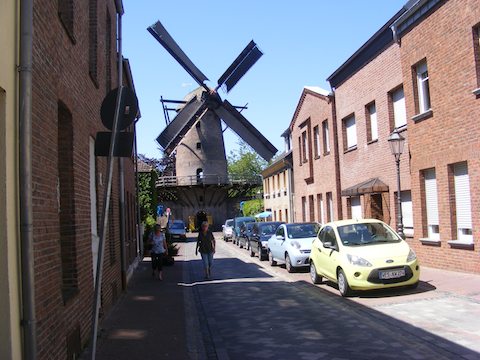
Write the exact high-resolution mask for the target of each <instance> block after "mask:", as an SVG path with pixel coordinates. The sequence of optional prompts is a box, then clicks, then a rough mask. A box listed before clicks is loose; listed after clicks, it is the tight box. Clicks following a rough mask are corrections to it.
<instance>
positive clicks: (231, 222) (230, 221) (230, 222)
mask: <svg viewBox="0 0 480 360" xmlns="http://www.w3.org/2000/svg"><path fill="white" fill-rule="evenodd" d="M225 226H230V227H232V226H233V220H228V221H227V223H226V224H225Z"/></svg>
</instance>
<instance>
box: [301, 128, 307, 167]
mask: <svg viewBox="0 0 480 360" xmlns="http://www.w3.org/2000/svg"><path fill="white" fill-rule="evenodd" d="M302 153H303V157H302V162H307V161H308V134H307V131H306V130H305V131H304V132H302Z"/></svg>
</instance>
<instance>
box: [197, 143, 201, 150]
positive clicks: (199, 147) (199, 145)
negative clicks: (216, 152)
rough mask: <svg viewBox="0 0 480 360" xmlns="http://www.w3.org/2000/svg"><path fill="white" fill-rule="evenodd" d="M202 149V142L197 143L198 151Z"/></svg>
mask: <svg viewBox="0 0 480 360" xmlns="http://www.w3.org/2000/svg"><path fill="white" fill-rule="evenodd" d="M201 148H202V143H201V142H197V150H200V149H201Z"/></svg>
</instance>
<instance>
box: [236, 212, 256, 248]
mask: <svg viewBox="0 0 480 360" xmlns="http://www.w3.org/2000/svg"><path fill="white" fill-rule="evenodd" d="M250 222H255V218H253V217H251V216H239V217H236V218H234V219H233V237H232V242H233V243H234V244H238V241H239V240H240V236H241V229H242V226H243V225H244V224H246V223H250Z"/></svg>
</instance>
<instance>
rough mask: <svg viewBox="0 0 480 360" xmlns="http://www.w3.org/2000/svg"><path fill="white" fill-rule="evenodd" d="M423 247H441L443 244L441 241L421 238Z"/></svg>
mask: <svg viewBox="0 0 480 360" xmlns="http://www.w3.org/2000/svg"><path fill="white" fill-rule="evenodd" d="M418 240H420V242H421V243H422V244H423V245H430V246H440V245H441V244H442V242H441V241H440V239H428V238H420V239H418Z"/></svg>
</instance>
